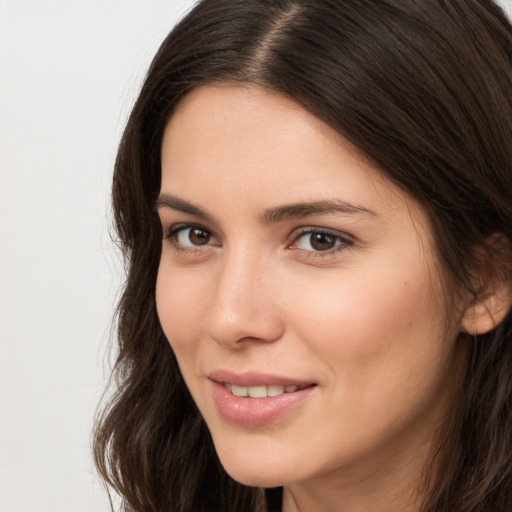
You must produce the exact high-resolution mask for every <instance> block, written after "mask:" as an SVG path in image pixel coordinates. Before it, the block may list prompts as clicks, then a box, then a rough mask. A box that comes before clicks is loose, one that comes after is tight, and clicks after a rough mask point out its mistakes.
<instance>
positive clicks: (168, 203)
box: [155, 194, 214, 221]
mask: <svg viewBox="0 0 512 512" xmlns="http://www.w3.org/2000/svg"><path fill="white" fill-rule="evenodd" d="M162 208H170V209H171V210H176V211H179V212H183V213H188V214H190V215H194V216H195V217H199V218H200V219H203V220H208V221H213V220H214V218H213V217H212V216H211V215H210V214H209V213H208V212H206V211H205V210H203V209H202V208H199V206H195V205H193V204H192V203H189V202H188V201H185V200H184V199H180V198H179V197H176V196H173V195H170V194H160V196H159V198H158V199H157V200H156V202H155V209H156V210H161V209H162Z"/></svg>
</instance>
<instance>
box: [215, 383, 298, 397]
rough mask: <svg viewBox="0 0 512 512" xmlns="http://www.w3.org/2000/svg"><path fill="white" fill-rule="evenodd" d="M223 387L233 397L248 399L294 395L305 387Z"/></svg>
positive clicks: (225, 385)
mask: <svg viewBox="0 0 512 512" xmlns="http://www.w3.org/2000/svg"><path fill="white" fill-rule="evenodd" d="M223 385H224V387H225V388H226V389H227V390H228V391H229V392H230V393H231V394H232V395H234V396H239V397H248V398H266V397H273V396H279V395H282V394H283V393H295V392H296V391H299V390H301V389H304V388H305V387H307V386H296V385H290V386H280V385H278V384H269V385H263V386H237V385H236V384H230V383H228V382H223Z"/></svg>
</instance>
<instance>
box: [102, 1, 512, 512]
mask: <svg viewBox="0 0 512 512" xmlns="http://www.w3.org/2000/svg"><path fill="white" fill-rule="evenodd" d="M214 82H238V83H252V84H256V85H259V86H261V87H265V88H268V89H271V90H273V91H277V92H279V93H281V94H284V95H286V96H288V97H290V98H292V99H294V100H295V101H296V102H298V103H299V104H301V105H302V106H303V107H305V108H306V109H308V110H309V111H310V112H312V113H313V114H314V115H316V116H317V117H318V118H320V119H322V120H323V121H325V122H327V123H328V124H329V125H331V126H332V127H333V128H334V129H336V130H337V131H338V132H339V133H340V134H342V135H343V136H344V137H346V138H347V139H348V140H350V141H351V142H352V143H353V144H355V145H356V146H358V147H359V148H360V149H361V150H362V152H363V153H364V154H366V155H367V156H368V158H370V159H371V160H372V161H373V162H374V163H375V164H376V165H377V166H378V167H379V168H380V169H382V172H383V173H385V174H386V175H387V176H388V177H389V178H390V179H391V180H392V181H393V182H395V183H396V184H397V185H398V186H400V187H401V188H403V189H405V190H406V191H408V193H409V194H411V195H412V196H414V197H415V198H416V199H417V200H418V201H420V202H421V203H422V204H423V206H424V207H425V209H426V211H427V212H428V214H429V217H430V221H431V224H432V227H433V232H434V236H435V244H436V249H437V252H438V256H439V260H440V262H441V264H442V266H443V267H444V268H445V270H446V273H447V275H449V276H450V279H452V280H453V283H457V284H459V285H468V283H469V282H470V270H469V269H470V268H471V266H472V263H473V259H474V258H473V255H474V248H475V246H478V245H480V246H481V245H482V244H483V243H484V242H485V240H489V239H490V237H491V235H493V234H496V233H500V234H502V235H503V236H504V237H505V239H506V240H509V241H510V240H512V27H511V26H510V24H509V22H508V20H507V18H506V16H505V15H504V13H503V11H502V10H501V9H500V8H499V7H497V6H496V5H495V4H494V3H493V2H492V1H491V0H314V1H311V0H203V1H201V2H199V3H198V4H197V5H196V6H195V8H194V9H193V10H192V11H191V12H190V13H189V14H188V15H187V16H186V17H185V18H184V19H183V20H182V21H181V22H180V23H179V24H178V25H177V26H176V27H175V28H174V29H173V31H172V32H171V33H170V34H169V36H168V37H167V38H166V40H165V41H164V43H163V44H162V46H161V48H160V49H159V51H158V53H157V55H156V56H155V58H154V60H153V62H152V64H151V67H150V69H149V71H148V74H147V77H146V79H145V82H144V84H143V87H142V90H141V92H140V95H139V97H138V100H137V102H136V104H135V106H134V108H133V111H132V113H131V116H130V119H129V121H128V124H127V126H126V129H125V132H124V136H123V139H122V142H121V145H120V148H119V152H118V156H117V161H116V165H115V173H114V182H113V209H114V216H115V227H116V230H117V233H118V236H119V242H120V244H121V247H122V249H123V251H124V255H125V257H126V264H127V278H126V283H125V287H124V291H123V295H122V298H121V301H120V303H119V308H118V316H117V326H118V343H119V355H118V358H117V362H116V364H115V367H114V373H113V375H114V376H115V380H114V382H115V393H114V394H113V396H112V397H111V398H110V401H109V403H108V405H107V406H106V407H105V409H104V411H103V413H102V415H101V417H100V418H99V422H98V426H97V429H96V432H95V457H96V463H97V466H98V468H99V471H100V473H101V475H102V476H103V478H104V479H105V480H106V482H108V484H110V485H111V486H112V487H113V488H114V489H115V490H116V491H117V492H119V494H120V495H121V497H122V499H123V503H124V509H125V510H126V511H130V512H171V511H172V512H206V511H217V512H230V511H231V512H235V511H236V512H240V511H254V512H255V511H261V512H263V511H267V510H271V509H273V508H275V509H276V510H278V509H279V507H280V503H279V501H280V492H279V490H278V489H277V490H273V491H267V492H264V491H263V490H261V489H252V488H248V487H245V486H243V485H241V484H238V483H237V482H234V481H233V480H232V479H231V478H230V477H229V476H228V475H227V474H226V473H225V472H224V470H223V469H222V467H221V465H220V463H219V461H218V459H217V456H216V454H215V451H214V448H213V444H212V441H211V439H210V436H209V433H208V430H207V428H206V426H205V424H204V422H203V420H202V418H201V416H200V414H199V413H198V411H197V409H196V407H195V404H194V403H193V401H192V399H191V397H190V395H189V393H188V391H187V388H186V386H185V384H184V382H183V379H182V377H181V375H180V371H179V368H178V365H177V363H176V359H175V357H174V355H173V352H172V350H171V348H170V346H169V343H168V342H167V340H166V338H165V336H164V334H163V332H162V329H161V327H160V324H159V321H158V317H157V313H156V308H155V282H156V276H157V269H158V263H159V258H160V250H161V237H162V233H161V228H160V223H159V221H158V217H157V215H156V213H155V210H154V203H155V200H156V198H157V196H158V193H159V189H160V146H161V141H162V134H163V130H164V128H165V126H166V124H167V122H168V120H169V118H170V117H171V116H172V113H173V110H174V109H175V107H176V105H177V104H178V103H179V101H180V100H181V99H182V98H183V97H184V96H185V95H186V94H187V93H188V92H189V91H190V90H191V89H193V88H194V87H196V86H198V85H202V84H208V83H214ZM511 264H512V262H510V261H507V262H506V266H507V267H508V268H510V266H511ZM459 342H460V343H464V344H466V345H467V349H468V364H467V371H466V377H465V382H464V385H463V390H462V392H461V396H460V399H459V400H458V403H457V407H456V408H455V410H454V411H453V414H452V415H451V417H450V418H449V420H448V423H447V425H446V429H445V432H444V433H443V436H442V439H440V441H439V446H438V452H437V455H436V460H437V466H436V467H437V471H436V472H435V474H433V473H431V474H430V480H429V481H428V485H426V486H425V491H424V495H425V496H424V503H423V506H422V509H421V510H422V512H455V511H457V512H460V511H464V512H484V511H493V512H505V511H508V510H512V318H511V315H510V313H509V314H508V316H507V317H506V318H505V320H504V321H503V322H502V323H501V324H500V325H498V326H497V327H496V328H495V329H494V330H493V331H491V332H490V333H488V334H485V335H481V336H476V337H471V336H468V335H465V336H464V335H462V336H461V339H460V340H459ZM427 474H428V471H427Z"/></svg>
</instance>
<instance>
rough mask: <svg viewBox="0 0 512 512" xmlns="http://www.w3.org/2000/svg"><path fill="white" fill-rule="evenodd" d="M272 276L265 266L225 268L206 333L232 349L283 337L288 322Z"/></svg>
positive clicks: (207, 320) (209, 313)
mask: <svg viewBox="0 0 512 512" xmlns="http://www.w3.org/2000/svg"><path fill="white" fill-rule="evenodd" d="M269 282H272V280H271V276H269V275H268V272H266V271H265V270H264V269H262V268H261V267H259V268H252V269H250V268H249V267H248V266H243V265H242V266H240V265H239V266H238V267H237V268H234V267H228V268H225V269H224V270H223V271H222V272H221V273H220V275H219V279H218V280H217V283H216V287H215V291H214V294H213V297H212V303H211V307H210V309H209V311H208V314H207V318H206V319H205V320H206V322H205V325H206V334H207V335H208V337H209V338H211V339H212V340H213V341H214V342H215V343H217V344H219V345H223V346H226V347H230V348H238V347H241V346H245V345H246V344H247V343H248V342H252V343H257V342H259V343H269V342H274V341H277V340H278V339H279V338H280V337H281V336H282V334H283V331H284V322H283V318H282V317H281V316H280V314H279V308H278V307H277V304H276V301H275V295H276V294H275V287H274V286H270V285H269Z"/></svg>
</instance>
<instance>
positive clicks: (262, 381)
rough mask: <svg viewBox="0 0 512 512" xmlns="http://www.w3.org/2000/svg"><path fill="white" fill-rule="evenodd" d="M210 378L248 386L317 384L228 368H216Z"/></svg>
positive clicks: (220, 381)
mask: <svg viewBox="0 0 512 512" xmlns="http://www.w3.org/2000/svg"><path fill="white" fill-rule="evenodd" d="M208 378H209V379H211V380H213V381H215V382H218V383H220V384H223V383H228V384H234V385H235V386H247V387H250V386H268V385H275V386H300V387H307V386H313V385H315V382H312V381H308V380H304V379H297V378H295V377H287V376H283V375H274V374H270V373H260V372H252V371H245V372H235V371H232V370H227V369H219V370H214V371H212V372H211V373H209V374H208Z"/></svg>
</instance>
